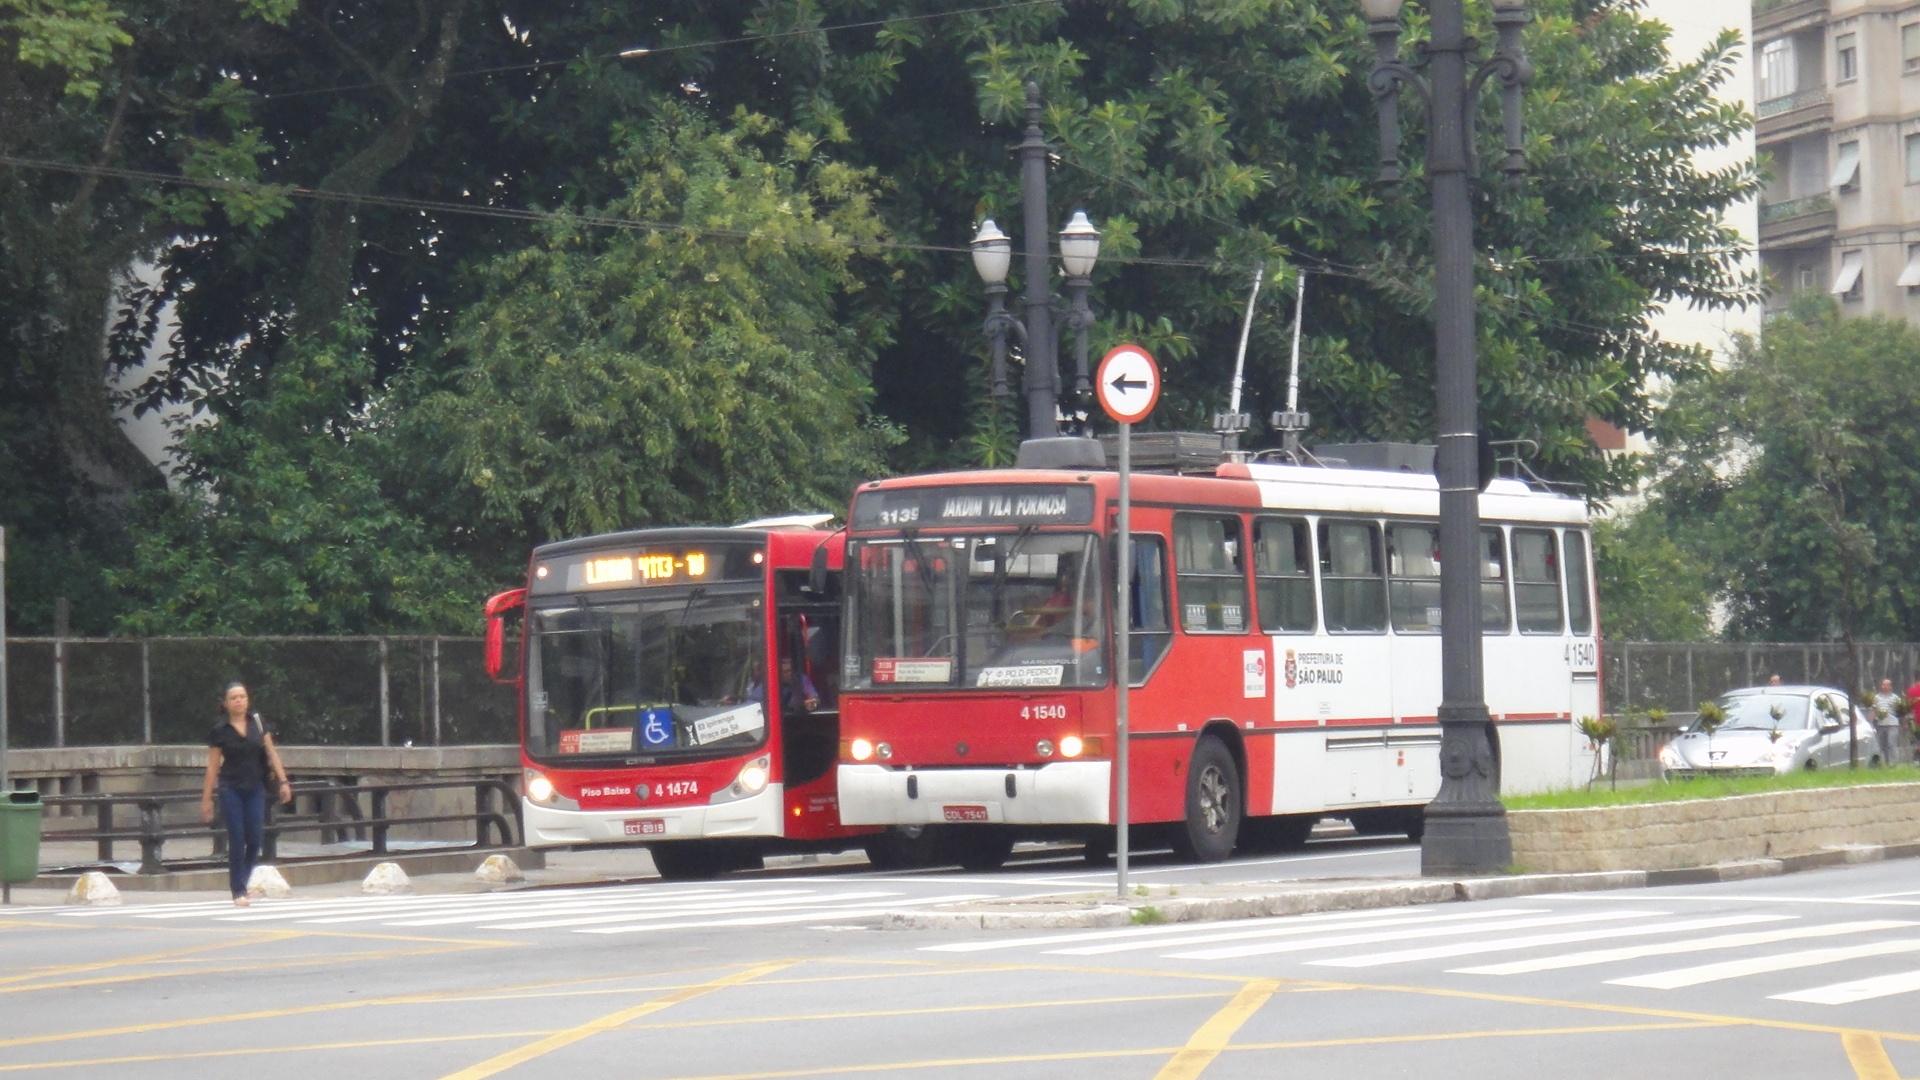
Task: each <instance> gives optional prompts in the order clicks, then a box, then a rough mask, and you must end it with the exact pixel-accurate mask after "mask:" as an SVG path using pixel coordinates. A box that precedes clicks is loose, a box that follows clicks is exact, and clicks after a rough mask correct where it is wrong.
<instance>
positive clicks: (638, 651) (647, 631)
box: [486, 522, 896, 878]
mask: <svg viewBox="0 0 1920 1080" xmlns="http://www.w3.org/2000/svg"><path fill="white" fill-rule="evenodd" d="M752 524H753V525H758V526H762V527H752V525H750V526H743V527H740V528H665V529H647V530H641V531H635V532H620V533H611V534H607V535H603V536H589V537H584V538H581V539H576V540H566V541H562V542H559V543H552V544H545V545H542V546H541V547H538V548H535V549H534V552H533V557H532V560H531V563H530V565H529V567H528V576H527V584H526V587H525V588H521V589H514V590H511V591H509V592H504V593H501V594H499V595H498V596H495V597H493V598H492V599H491V600H489V601H488V602H487V607H486V613H487V618H488V627H487V642H488V644H487V666H488V672H489V673H490V674H492V675H493V676H494V677H495V678H496V679H502V680H503V681H512V682H514V683H515V684H516V687H517V689H518V691H519V699H520V735H521V739H520V748H521V764H522V767H523V772H524V777H523V779H524V783H523V787H522V792H523V798H522V805H523V810H524V815H525V822H526V841H527V843H528V845H530V846H532V847H561V846H576V845H590V844H622V843H636V844H645V845H647V846H648V847H649V849H650V851H651V853H652V856H653V860H654V863H655V866H656V867H657V868H658V870H659V871H660V873H661V875H662V876H663V877H669V878H693V877H705V876H710V875H712V874H715V873H719V872H722V871H726V870H732V869H739V868H743V867H751V866H758V865H759V864H760V861H761V859H762V857H763V856H765V855H767V854H769V853H773V852H778V851H792V850H809V849H812V850H818V849H837V848H844V847H862V846H866V847H869V848H870V849H871V851H872V857H873V859H874V861H875V862H876V863H887V862H889V861H890V858H891V857H892V856H894V855H895V854H896V852H895V850H894V849H893V848H891V847H888V846H885V845H886V844H887V843H888V842H889V841H891V840H893V839H894V838H893V837H892V836H891V835H889V834H887V833H883V832H882V831H881V830H877V829H871V828H867V829H860V828H848V827H846V826H845V825H844V824H843V823H842V822H841V820H840V815H839V803H838V800H837V799H836V797H835V793H834V780H835V777H834V770H833V766H834V761H835V757H836V747H837V744H838V737H839V715H838V712H837V694H838V690H839V687H838V675H839V663H838V660H839V643H840V627H839V620H840V595H839V585H840V563H841V554H842V551H843V543H844V541H843V536H842V534H840V533H837V532H827V531H823V530H821V529H818V528H813V527H780V526H779V525H778V523H752ZM810 524H817V522H813V523H810ZM514 613H520V614H522V615H523V618H524V632H523V635H522V647H521V664H520V668H519V670H518V671H517V672H514V673H512V674H511V675H510V676H509V675H503V674H502V670H503V668H504V667H505V665H506V659H505V657H504V656H503V653H504V652H505V646H504V641H505V637H506V635H505V632H504V626H503V623H504V620H505V619H507V618H508V617H509V616H510V615H512V614H514Z"/></svg>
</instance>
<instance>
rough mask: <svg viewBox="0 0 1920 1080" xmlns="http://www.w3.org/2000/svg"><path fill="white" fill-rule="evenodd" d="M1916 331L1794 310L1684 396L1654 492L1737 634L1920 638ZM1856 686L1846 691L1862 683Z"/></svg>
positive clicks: (1741, 344)
mask: <svg viewBox="0 0 1920 1080" xmlns="http://www.w3.org/2000/svg"><path fill="white" fill-rule="evenodd" d="M1916 366H1920V331H1916V330H1915V329H1914V328H1912V327H1910V326H1908V325H1906V324H1905V323H1902V322H1898V321H1894V320H1890V319H1886V318H1882V317H1877V316H1867V317H1860V318H1842V317H1841V315H1840V313H1839V310H1838V308H1837V307H1836V306H1835V305H1834V304H1833V303H1832V301H1831V300H1829V299H1827V298H1825V297H1813V298H1810V299H1808V300H1803V301H1801V302H1799V303H1797V304H1796V305H1795V306H1794V308H1793V309H1792V311H1791V313H1790V314H1789V315H1787V316H1784V317H1781V318H1776V319H1773V320H1771V321H1769V322H1768V324H1767V330H1766V334H1765V335H1764V336H1763V337H1761V338H1754V337H1750V336H1741V337H1739V338H1738V339H1737V341H1736V348H1735V354H1734V358H1733V360H1732V362H1731V363H1730V364H1729V365H1728V366H1727V368H1726V369H1725V370H1724V371H1720V372H1716V373H1714V374H1713V375H1711V376H1709V377H1706V378H1704V379H1701V380H1699V381H1698V382H1696V383H1694V384H1692V385H1689V386H1686V387H1683V388H1681V389H1680V390H1679V391H1678V392H1677V393H1676V394H1675V396H1674V400H1673V404H1672V407H1671V409H1670V411H1669V420H1668V421H1667V425H1666V426H1667V431H1666V433H1665V434H1664V436H1663V441H1662V443H1661V448H1662V449H1661V453H1662V460H1661V475H1660V479H1659V481H1658V482H1657V484H1656V487H1655V489H1654V490H1655V494H1654V498H1655V500H1656V502H1657V504H1658V505H1660V506H1661V507H1662V508H1663V512H1664V513H1665V514H1666V515H1667V517H1668V519H1669V520H1673V521H1680V522H1686V523H1687V526H1686V528H1684V529H1680V530H1675V531H1674V532H1673V536H1674V539H1675V540H1676V541H1677V542H1680V543H1682V544H1683V545H1685V546H1687V547H1688V548H1689V549H1691V550H1692V551H1693V552H1694V553H1695V555H1696V556H1697V557H1698V558H1700V559H1701V560H1702V561H1703V562H1704V563H1705V564H1706V565H1707V566H1709V567H1710V568H1711V574H1712V577H1713V579H1714V583H1715V585H1716V586H1717V588H1718V589H1719V590H1720V591H1721V593H1722V596H1723V598H1724V599H1725V601H1726V605H1727V611H1728V617H1729V620H1728V627H1727V630H1728V633H1729V634H1730V635H1732V636H1734V637H1736V638H1742V639H1748V640H1776V641H1810V640H1830V639H1834V638H1841V639H1853V638H1871V639H1879V640H1901V641H1905V640H1912V637H1913V635H1914V634H1915V633H1916V632H1920V582H1915V581H1914V580H1912V575H1910V574H1908V573H1905V572H1904V571H1905V569H1906V568H1908V567H1911V566H1914V565H1915V564H1916V560H1920V520H1916V515H1915V511H1916V508H1920V466H1917V465H1916V463H1915V459H1914V456H1913V454H1912V452H1911V448H1910V447H1909V445H1908V440H1907V438H1906V432H1907V431H1908V430H1909V429H1910V427H1911V425H1912V418H1913V417H1914V416H1915V415H1917V414H1920V385H1917V384H1916V383H1915V382H1914V380H1913V378H1912V372H1913V371H1914V370H1915V368H1916ZM1860 684H1861V683H1860V679H1859V678H1858V677H1857V675H1856V677H1855V678H1853V680H1852V685H1854V686H1858V685H1860Z"/></svg>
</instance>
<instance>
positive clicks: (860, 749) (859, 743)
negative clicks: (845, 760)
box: [847, 739, 873, 761]
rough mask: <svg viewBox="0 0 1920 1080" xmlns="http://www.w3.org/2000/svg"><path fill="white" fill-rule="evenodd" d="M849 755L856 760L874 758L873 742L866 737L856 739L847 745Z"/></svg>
mask: <svg viewBox="0 0 1920 1080" xmlns="http://www.w3.org/2000/svg"><path fill="white" fill-rule="evenodd" d="M847 756H848V757H850V758H852V759H853V760H855V761H869V760H871V759H872V758H873V744H872V743H870V742H868V741H867V740H865V739H855V740H853V744H852V745H850V746H848V747H847Z"/></svg>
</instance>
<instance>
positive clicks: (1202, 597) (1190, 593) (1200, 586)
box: [1173, 514, 1247, 634]
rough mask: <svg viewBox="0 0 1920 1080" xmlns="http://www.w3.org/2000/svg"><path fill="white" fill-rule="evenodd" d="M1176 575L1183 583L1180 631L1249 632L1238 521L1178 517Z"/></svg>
mask: <svg viewBox="0 0 1920 1080" xmlns="http://www.w3.org/2000/svg"><path fill="white" fill-rule="evenodd" d="M1173 542H1174V559H1175V560H1176V562H1175V568H1174V572H1175V574H1176V575H1177V577H1178V580H1179V583H1180V629H1182V630H1185V631H1186V632H1188V633H1190V634H1191V633H1203V634H1204V633H1219V634H1243V633H1245V632H1246V630H1247V571H1246V565H1245V564H1244V563H1243V562H1242V561H1241V558H1240V519H1239V518H1237V517H1229V516H1224V515H1214V514H1175V515H1174V517H1173Z"/></svg>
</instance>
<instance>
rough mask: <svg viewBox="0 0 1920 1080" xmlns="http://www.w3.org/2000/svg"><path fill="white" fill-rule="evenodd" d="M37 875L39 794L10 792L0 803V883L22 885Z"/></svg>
mask: <svg viewBox="0 0 1920 1080" xmlns="http://www.w3.org/2000/svg"><path fill="white" fill-rule="evenodd" d="M39 872H40V793H39V792H37V791H10V792H8V793H7V797H6V800H5V801H4V802H0V881H4V882H6V883H7V884H8V885H25V884H26V883H27V882H29V881H32V880H33V879H34V876H35V875H37V874H38V873H39Z"/></svg>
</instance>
